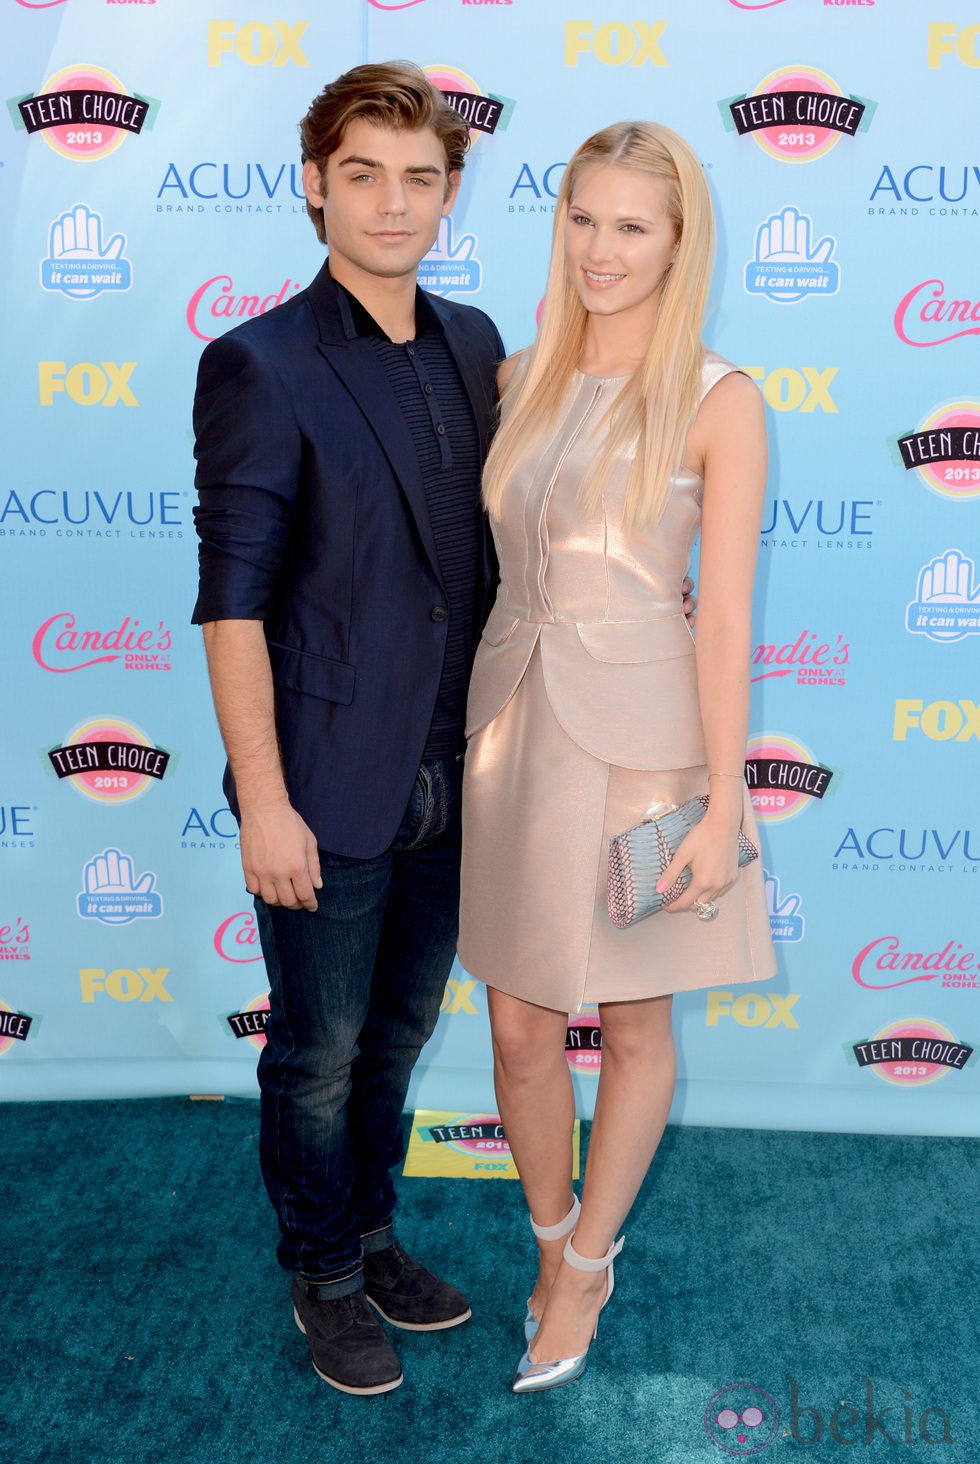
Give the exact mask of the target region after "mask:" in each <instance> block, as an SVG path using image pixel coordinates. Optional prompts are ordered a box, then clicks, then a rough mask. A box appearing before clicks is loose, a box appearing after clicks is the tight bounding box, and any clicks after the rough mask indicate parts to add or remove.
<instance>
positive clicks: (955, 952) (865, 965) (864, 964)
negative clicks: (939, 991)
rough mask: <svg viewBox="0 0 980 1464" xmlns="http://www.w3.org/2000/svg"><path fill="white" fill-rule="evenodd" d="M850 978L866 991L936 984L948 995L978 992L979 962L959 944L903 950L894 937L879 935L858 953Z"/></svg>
mask: <svg viewBox="0 0 980 1464" xmlns="http://www.w3.org/2000/svg"><path fill="white" fill-rule="evenodd" d="M906 972H911V973H912V974H911V975H906V974H905V973H906ZM851 975H852V976H853V978H854V980H855V981H856V983H857V984H858V986H863V987H864V989H865V991H893V990H895V988H896V987H899V986H914V985H915V984H916V982H919V981H938V982H939V984H940V986H942V987H943V988H946V989H949V990H951V991H980V961H978V958H977V954H976V952H974V951H970V950H966V949H965V947H964V945H963V942H962V941H959V940H948V941H947V942H946V944H945V945H944V946H943V947H942V949H941V950H936V951H917V950H906V949H903V945H902V941H901V940H900V939H899V937H898V936H897V935H879V936H876V938H875V939H874V940H870V941H869V942H868V944H867V945H866V946H864V947H863V948H862V949H861V950H859V951H858V953H857V955H856V956H855V957H854V960H853V962H852V963H851Z"/></svg>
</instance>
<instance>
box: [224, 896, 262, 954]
mask: <svg viewBox="0 0 980 1464" xmlns="http://www.w3.org/2000/svg"><path fill="white" fill-rule="evenodd" d="M213 944H214V948H215V950H216V951H217V953H218V955H219V956H220V957H221V959H222V960H223V961H234V962H235V964H236V965H239V966H243V965H245V964H246V963H247V962H249V961H261V959H262V947H261V946H260V945H259V931H258V927H257V925H256V924H255V912H254V911H253V910H237V911H236V912H235V914H234V915H229V916H228V918H227V919H226V920H222V922H221V924H220V925H219V926H218V928H217V930H216V931H215V932H214V941H213Z"/></svg>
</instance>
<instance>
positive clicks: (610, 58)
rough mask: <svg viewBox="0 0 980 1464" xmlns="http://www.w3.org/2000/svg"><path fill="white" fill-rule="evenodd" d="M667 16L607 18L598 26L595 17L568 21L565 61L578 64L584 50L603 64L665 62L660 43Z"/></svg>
mask: <svg viewBox="0 0 980 1464" xmlns="http://www.w3.org/2000/svg"><path fill="white" fill-rule="evenodd" d="M666 29H667V22H666V21H665V20H652V21H650V22H649V23H648V22H647V21H644V20H631V21H628V22H627V21H625V20H608V21H606V22H605V24H604V25H599V26H597V25H596V24H595V22H594V21H592V20H568V21H566V22H565V65H566V66H577V65H578V63H579V57H580V56H581V55H582V54H583V53H588V52H591V53H592V55H593V56H594V57H595V58H596V60H597V61H601V62H602V64H603V66H645V65H650V66H666V65H667V64H668V62H667V57H666V56H665V55H664V53H663V50H662V49H661V46H660V41H661V38H662V36H663V33H664V31H665V30H666Z"/></svg>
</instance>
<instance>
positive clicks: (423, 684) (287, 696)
mask: <svg viewBox="0 0 980 1464" xmlns="http://www.w3.org/2000/svg"><path fill="white" fill-rule="evenodd" d="M428 298H429V300H430V303H431V305H432V308H433V310H434V311H435V312H436V315H437V317H438V319H439V320H440V322H441V323H442V326H443V329H444V331H445V338H446V343H447V345H448V347H449V349H450V351H451V352H452V354H453V356H454V358H455V360H456V364H457V365H458V367H459V371H460V375H461V377H462V379H463V384H464V386H465V388H466V392H467V395H468V396H469V399H470V402H471V404H472V408H473V413H474V417H475V420H476V423H477V427H478V429H479V432H480V437H481V441H482V444H483V450H484V452H485V451H486V448H487V447H488V445H489V441H490V436H491V433H492V431H493V427H494V424H495V421H496V387H495V368H496V366H497V364H498V362H499V361H500V360H501V359H502V357H503V354H504V350H503V344H502V342H501V339H500V336H499V335H498V333H497V330H496V327H495V326H494V325H493V322H492V321H491V320H490V319H489V318H488V316H486V315H484V314H483V312H482V311H480V310H475V309H473V308H472V307H471V306H466V305H456V304H450V303H449V302H448V301H445V300H441V299H438V298H435V297H432V296H429V297H428ZM194 430H195V433H196V436H197V445H196V448H195V456H196V458H197V475H196V484H197V489H198V495H199V506H198V508H197V509H196V510H195V521H196V525H197V530H198V534H199V536H200V548H199V557H200V586H199V594H198V600H197V604H196V606H195V609H194V615H193V619H194V621H195V623H197V624H200V623H202V622H205V621H210V620H230V619H244V620H262V621H263V622H264V626H265V635H266V641H267V644H268V647H269V657H270V661H271V664H272V675H273V680H274V684H275V698H276V727H277V730H278V734H279V740H280V746H281V750H282V760H283V768H284V772H285V777H286V787H287V789H288V792H289V797H290V801H291V803H292V805H293V807H294V808H295V809H296V811H297V812H298V813H299V814H300V815H301V817H302V818H303V819H305V821H306V822H307V823H308V824H309V826H310V828H311V829H312V830H313V832H314V834H315V835H316V839H317V843H318V844H319V846H320V847H321V848H323V849H327V850H329V851H330V852H332V853H335V854H344V855H349V856H352V857H354V858H361V859H366V858H373V857H374V856H375V855H377V854H379V853H381V852H382V850H384V849H386V848H387V847H388V846H389V844H390V843H391V841H392V839H393V838H394V836H395V834H396V833H397V831H398V827H399V825H400V823H401V819H402V816H403V814H404V811H405V808H406V806H407V804H408V800H409V797H410V794H411V791H412V786H413V783H414V780H415V775H416V773H417V771H418V767H419V763H420V761H421V758H422V752H423V749H424V746H425V741H426V737H427V735H428V732H429V726H430V723H431V720H432V713H433V709H434V707H435V701H436V694H437V691H438V688H439V680H440V676H441V672H442V663H443V656H444V653H445V645H446V636H447V631H448V619H447V616H446V611H447V609H448V602H447V597H446V594H445V590H444V588H443V585H442V581H441V579H440V574H439V566H438V562H437V558H436V548H435V542H434V539H433V534H432V528H431V525H430V522H429V515H428V511H427V507H426V499H425V491H424V486H423V483H422V477H421V473H420V471H419V468H418V463H417V459H416V453H415V449H414V447H413V444H412V441H411V437H410V436H409V432H408V428H407V427H406V425H405V422H404V418H403V417H402V415H401V412H400V411H399V408H398V405H397V402H396V400H395V398H394V395H393V393H392V391H391V388H390V387H389V385H388V382H387V380H386V378H385V375H384V371H383V369H382V367H381V365H380V363H379V361H378V358H377V355H376V353H375V351H374V349H373V347H372V345H371V342H370V341H369V340H367V339H365V338H362V337H359V336H357V334H356V332H355V329H354V324H353V321H352V319H351V314H350V308H349V305H348V303H347V301H346V300H345V299H344V298H343V296H342V293H341V291H340V290H339V289H338V287H337V285H336V284H335V282H334V280H333V279H332V278H331V276H330V273H329V269H328V266H327V265H326V264H324V266H323V268H322V269H321V270H320V273H319V274H318V275H317V277H316V279H315V280H314V281H313V283H312V284H311V285H310V286H309V288H308V289H306V290H303V291H302V292H301V293H300V294H298V295H295V296H294V297H293V298H292V299H291V300H289V301H288V302H287V303H286V304H284V305H280V306H279V307H278V308H277V309H275V310H272V311H270V312H269V313H268V314H267V315H262V316H258V317H256V318H255V319H252V320H249V321H246V322H245V323H244V324H243V325H241V326H238V327H237V328H236V329H235V330H232V331H230V332H229V333H228V334H227V335H224V336H222V337H220V338H219V339H218V340H216V341H213V342H212V343H211V344H210V345H209V346H208V347H207V348H206V350H205V351H204V353H203V355H202V356H201V362H200V367H199V370H198V382H197V395H196V397H195V402H194ZM494 570H495V566H494V563H493V552H492V546H491V544H490V540H489V535H486V536H485V546H484V553H483V556H482V562H481V565H480V570H479V574H478V583H477V585H476V588H475V598H474V611H473V647H474V650H475V647H476V643H477V640H478V638H479V634H480V628H481V626H482V623H483V620H484V618H485V614H486V611H487V610H488V608H489V602H490V598H491V595H492V591H493V582H494ZM225 791H226V793H227V795H228V798H229V802H230V805H231V807H232V809H233V811H234V812H235V813H236V815H237V813H238V808H237V803H236V799H235V790H234V783H233V780H232V779H231V775H230V771H229V772H228V773H226V777H225Z"/></svg>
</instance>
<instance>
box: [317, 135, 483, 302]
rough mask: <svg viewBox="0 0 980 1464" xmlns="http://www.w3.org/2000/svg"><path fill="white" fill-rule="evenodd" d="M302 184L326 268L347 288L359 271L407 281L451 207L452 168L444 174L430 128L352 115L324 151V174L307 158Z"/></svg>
mask: <svg viewBox="0 0 980 1464" xmlns="http://www.w3.org/2000/svg"><path fill="white" fill-rule="evenodd" d="M303 184H304V187H305V189H306V196H307V198H308V199H309V200H310V203H311V204H312V205H313V207H314V208H322V209H323V221H324V227H325V229H326V234H327V247H328V248H329V250H330V268H331V273H332V274H333V276H334V278H335V279H337V280H339V281H340V283H341V284H344V285H347V286H348V287H349V288H353V287H354V285H356V284H357V282H358V281H363V279H364V276H365V275H368V276H372V277H373V278H375V279H400V278H404V277H405V276H411V277H412V278H413V279H414V277H415V272H416V270H417V269H418V266H419V262H420V260H421V259H422V257H423V255H425V254H427V253H428V252H429V250H430V249H431V248H432V245H433V244H434V242H435V238H436V233H437V231H438V228H439V221H440V219H441V218H442V217H443V215H444V214H448V213H449V210H450V209H451V208H452V206H453V202H454V200H455V198H456V193H457V190H458V188H459V174H458V173H454V174H452V175H448V174H447V172H446V153H445V149H444V147H443V145H442V143H441V142H440V141H439V138H438V137H437V136H436V134H435V133H434V132H433V131H432V130H431V128H428V127H425V128H422V130H421V131H418V132H394V131H391V130H390V129H389V128H387V127H376V126H375V125H374V124H373V123H372V122H365V121H363V120H358V121H355V122H352V123H351V124H350V126H349V127H348V128H347V130H346V132H345V133H344V136H343V140H342V141H341V144H340V146H339V147H338V148H337V150H336V152H333V153H331V154H330V156H329V157H328V159H327V166H326V177H325V178H321V176H320V170H319V168H318V167H317V165H316V164H315V163H314V162H307V163H305V164H304V166H303Z"/></svg>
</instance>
